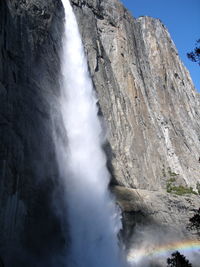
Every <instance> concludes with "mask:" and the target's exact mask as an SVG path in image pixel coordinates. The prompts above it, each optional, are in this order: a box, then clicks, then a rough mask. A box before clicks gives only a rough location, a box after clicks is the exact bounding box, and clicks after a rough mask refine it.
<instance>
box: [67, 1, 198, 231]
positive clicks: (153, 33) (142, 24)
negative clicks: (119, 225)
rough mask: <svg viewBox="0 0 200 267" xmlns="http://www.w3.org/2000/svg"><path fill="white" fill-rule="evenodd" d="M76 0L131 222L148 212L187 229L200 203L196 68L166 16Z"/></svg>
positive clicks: (111, 159)
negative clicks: (191, 68)
mask: <svg viewBox="0 0 200 267" xmlns="http://www.w3.org/2000/svg"><path fill="white" fill-rule="evenodd" d="M71 2H72V4H73V7H74V11H75V13H76V16H77V19H78V21H79V26H80V30H81V34H82V38H83V43H84V46H85V51H86V54H87V56H88V63H89V69H90V72H91V76H92V79H93V82H94V87H95V89H96V91H97V94H98V98H99V104H100V109H101V113H102V115H103V117H104V119H105V124H106V127H107V129H108V136H107V137H108V144H107V146H106V147H105V149H106V152H107V154H108V158H109V162H108V166H109V168H110V171H111V173H112V177H113V184H114V185H120V186H122V187H121V191H120V194H118V193H119V190H117V189H116V190H115V189H114V191H115V192H116V195H117V199H118V200H119V203H120V205H121V207H122V210H123V211H124V218H125V221H126V224H128V225H129V227H128V228H129V230H130V227H132V228H133V226H134V224H135V223H134V220H136V217H137V216H136V215H137V214H138V212H139V213H140V212H142V213H143V214H144V217H145V216H146V217H148V218H149V214H151V219H152V220H153V221H154V222H159V223H160V224H168V225H171V224H172V222H173V224H174V226H175V227H176V226H177V227H179V228H181V227H183V229H184V228H185V225H186V224H187V222H188V218H189V217H191V213H192V209H195V208H198V205H199V202H198V201H199V196H195V195H194V193H195V192H193V190H196V191H197V187H198V182H199V169H200V163H199V157H200V135H199V133H200V120H199V118H200V113H199V95H198V93H197V92H196V91H195V88H194V86H193V83H192V81H191V78H190V75H189V72H188V71H187V69H186V68H185V67H184V65H183V63H182V62H181V60H180V58H179V56H178V52H177V49H176V47H175V45H174V43H173V41H172V40H171V38H170V35H169V33H168V31H167V29H166V27H165V26H164V25H163V24H162V22H161V21H160V20H159V19H153V18H151V17H139V18H138V19H134V18H133V17H132V16H131V15H130V14H129V12H128V11H127V10H126V9H125V8H124V7H123V5H122V4H121V3H120V2H119V1H117V0H105V1H97V0H96V1H89V0H88V1H81V0H77V1H75V0H72V1H71ZM123 187H125V188H124V189H123ZM190 187H191V188H190ZM128 188H132V189H137V190H135V191H134V190H133V191H131V192H132V194H131V196H132V198H131V199H132V201H131V202H130V203H129V208H128V210H127V205H124V202H123V201H121V199H122V198H121V194H122V195H123V194H124V197H125V198H126V195H127V196H129V195H130V192H129V189H128ZM189 188H190V189H189ZM179 189H180V191H181V192H178V190H179ZM184 190H185V191H186V190H187V191H190V194H186V196H187V200H185V199H184V196H177V194H175V195H174V194H170V193H174V192H175V193H180V194H182V193H183V191H184ZM167 191H168V192H169V193H167ZM144 192H145V193H144ZM138 195H140V199H141V203H140V204H141V205H139V206H138V204H136V203H135V201H134V200H135V199H136V198H137V196H138ZM173 195H174V197H173ZM119 196H120V197H119ZM128 199H129V197H128ZM143 201H144V202H145V205H143V204H142V203H143ZM187 201H188V202H187ZM177 202H179V203H182V204H181V205H182V208H180V205H179V204H177ZM134 203H135V204H134ZM169 203H171V204H169ZM187 203H191V205H190V204H187ZM130 206H131V213H130V212H129V211H130ZM144 206H145V209H144ZM172 206H173V208H172ZM142 207H143V208H142ZM183 211H184V212H183ZM136 221H137V220H136ZM131 225H132V226H131ZM129 230H128V231H129Z"/></svg>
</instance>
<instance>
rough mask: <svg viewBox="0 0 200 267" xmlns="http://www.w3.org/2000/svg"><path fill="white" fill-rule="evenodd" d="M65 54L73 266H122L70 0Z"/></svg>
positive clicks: (65, 163)
mask: <svg viewBox="0 0 200 267" xmlns="http://www.w3.org/2000/svg"><path fill="white" fill-rule="evenodd" d="M62 2H63V5H64V9H65V32H64V37H63V54H62V79H63V81H62V87H63V88H62V94H61V101H60V107H61V113H62V118H63V124H64V128H65V132H66V133H64V135H65V134H66V136H67V142H62V141H58V142H57V151H59V158H58V160H59V168H60V173H61V175H62V177H63V179H64V181H65V183H64V184H65V187H66V195H67V205H68V207H67V209H68V211H67V212H68V213H67V218H68V223H69V233H70V245H69V259H68V261H69V263H68V264H69V266H70V267H75V266H76V267H121V266H122V265H123V264H122V259H121V252H120V248H119V244H118V238H117V234H118V232H119V229H120V227H121V222H120V215H119V212H118V211H117V208H116V206H115V204H114V201H113V199H112V197H111V195H110V193H109V191H108V184H109V179H110V177H109V173H108V171H107V168H106V157H105V155H104V153H103V151H102V148H101V147H102V140H101V139H102V138H101V136H102V129H101V125H100V121H99V119H98V116H97V113H98V108H97V99H96V96H95V91H94V90H93V86H92V82H91V79H90V76H89V73H88V66H87V61H86V58H85V55H84V50H83V46H82V42H81V37H80V34H79V30H78V25H77V22H76V18H75V15H74V14H73V10H72V8H71V5H70V3H69V1H68V0H63V1H62ZM66 143H67V144H66Z"/></svg>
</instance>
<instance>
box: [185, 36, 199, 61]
mask: <svg viewBox="0 0 200 267" xmlns="http://www.w3.org/2000/svg"><path fill="white" fill-rule="evenodd" d="M187 57H188V58H189V59H190V60H191V61H193V62H197V63H198V64H199V65H200V39H199V40H197V41H196V47H195V48H194V50H193V51H192V52H190V53H187Z"/></svg>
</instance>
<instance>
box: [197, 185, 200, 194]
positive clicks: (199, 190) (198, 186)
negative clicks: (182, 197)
mask: <svg viewBox="0 0 200 267" xmlns="http://www.w3.org/2000/svg"><path fill="white" fill-rule="evenodd" d="M196 188H197V191H198V194H199V195H200V183H199V182H197V186H196Z"/></svg>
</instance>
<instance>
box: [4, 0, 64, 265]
mask: <svg viewBox="0 0 200 267" xmlns="http://www.w3.org/2000/svg"><path fill="white" fill-rule="evenodd" d="M62 18H63V9H62V5H61V2H60V1H57V0H55V1H52V0H45V1H39V0H34V1H33V0H26V1H22V0H20V1H19V0H2V1H0V125H1V127H0V140H1V142H0V257H1V258H3V261H4V263H5V266H8V267H9V266H10V267H11V266H13V267H14V266H15V267H17V266H52V265H51V263H48V261H47V258H49V255H51V254H52V257H53V256H54V255H53V252H52V251H53V250H54V251H56V250H59V251H60V246H61V245H62V243H63V240H62V238H63V237H62V234H61V225H60V222H59V220H58V219H57V216H56V214H55V213H54V212H53V211H52V210H53V209H52V207H51V206H52V196H53V194H54V193H55V190H56V185H57V168H56V163H55V151H54V143H53V136H52V116H51V111H52V103H54V98H55V96H56V95H57V94H58V89H59V84H58V79H57V77H58V73H59V62H60V60H59V48H60V44H61V42H60V40H61V35H62ZM47 255H48V257H47ZM51 260H52V259H51V257H50V258H49V261H51ZM58 265H59V264H58ZM59 266H61V265H59Z"/></svg>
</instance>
